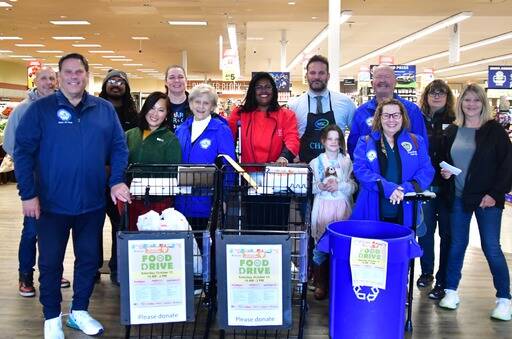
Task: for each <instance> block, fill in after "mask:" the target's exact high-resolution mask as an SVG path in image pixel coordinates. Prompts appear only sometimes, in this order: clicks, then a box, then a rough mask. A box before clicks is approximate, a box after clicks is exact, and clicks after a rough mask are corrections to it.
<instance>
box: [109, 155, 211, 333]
mask: <svg viewBox="0 0 512 339" xmlns="http://www.w3.org/2000/svg"><path fill="white" fill-rule="evenodd" d="M127 178H128V181H129V184H130V193H131V196H132V204H129V205H124V213H123V224H124V225H123V228H122V231H121V232H119V234H118V243H119V247H118V258H119V259H118V260H119V278H120V287H121V323H122V324H123V325H125V326H126V331H125V338H134V337H135V338H164V337H165V338H187V339H188V338H190V339H194V338H208V335H209V331H210V327H211V325H212V322H213V319H214V315H215V304H216V302H215V297H216V295H215V294H216V292H215V290H214V286H213V283H212V282H213V279H212V272H213V269H214V268H213V266H212V261H211V253H212V242H211V239H212V232H214V230H215V228H216V221H217V219H218V215H219V213H218V208H219V206H218V201H219V199H218V190H217V187H219V185H218V180H219V178H220V175H219V171H218V170H217V168H216V167H215V166H212V165H131V166H130V167H129V168H128V170H127ZM170 208H175V210H173V209H170ZM149 211H153V212H149ZM148 212H149V213H148ZM178 212H179V213H178ZM160 213H161V215H160V221H159V222H160V227H161V228H162V229H163V230H159V231H139V230H136V231H133V229H134V227H135V226H134V225H135V223H137V225H138V227H139V228H144V229H148V228H151V227H154V225H155V222H156V223H158V221H155V220H156V219H155V218H154V217H155V216H158V215H159V214H160ZM183 216H185V217H186V219H187V220H186V221H185V222H183ZM212 216H215V217H212ZM134 219H135V220H134ZM180 220H181V222H180ZM189 224H190V225H191V229H190V228H189V227H190V226H189ZM169 229H172V230H169ZM130 230H131V231H130ZM130 241H132V243H130ZM136 241H139V242H141V243H140V246H139V245H137V246H139V247H138V248H139V249H140V248H142V249H143V250H144V251H145V252H144V253H155V252H157V253H158V255H156V256H155V258H156V259H153V260H154V265H153V266H148V265H150V264H151V263H150V260H149V259H148V260H147V261H148V265H146V266H142V265H144V263H142V264H139V263H138V262H136V261H135V260H136V259H133V258H139V259H137V260H144V259H147V258H149V255H146V256H144V255H145V254H142V255H139V257H137V256H136V255H134V256H132V253H129V250H132V249H133V248H134V246H135V245H134V244H138V243H137V242H136ZM169 244H170V245H169ZM182 244H184V252H179V253H178V252H177V253H178V255H177V256H176V255H174V256H171V255H170V254H172V253H171V249H175V247H173V246H178V247H179V246H180V245H182ZM162 247H164V250H162ZM181 253H183V257H184V261H180V258H181V257H180V256H179V254H181ZM165 254H168V257H169V258H171V257H172V260H174V261H173V262H172V264H169V265H179V264H180V263H183V262H184V263H185V264H184V267H186V268H185V269H184V270H183V271H184V272H185V274H184V276H179V277H177V278H176V276H173V275H172V274H173V272H174V271H172V270H170V271H165V269H166V268H170V267H172V269H176V267H174V266H166V262H165V260H164V259H161V261H162V262H164V263H163V264H162V263H161V262H160V261H159V258H166V257H165ZM140 258H144V259H140ZM130 260H132V262H130ZM135 262H136V264H134V263H135ZM141 262H143V261H141ZM176 263H178V264H176ZM159 265H161V266H159ZM133 267H135V268H136V269H138V268H139V267H141V269H143V268H146V267H150V268H155V269H160V268H163V271H162V272H163V273H162V272H160V271H157V273H156V274H153V275H146V276H144V277H145V279H141V278H140V277H141V275H140V274H139V272H138V271H136V269H133V271H131V270H132V268H133ZM177 267H179V266H177ZM177 270H178V269H176V271H177ZM134 272H135V273H134ZM137 274H139V275H137ZM162 277H165V278H162ZM137 279H138V280H137ZM180 279H181V280H180ZM177 282H181V283H182V284H181V285H179V284H178V283H177ZM137 284H139V285H137ZM144 284H145V285H144ZM134 286H135V287H134ZM184 295H185V296H186V298H185V297H184ZM179 297H181V299H179ZM185 299H186V301H184V300H185ZM180 301H184V303H180ZM183 304H186V307H185V306H183ZM170 305H171V306H170ZM176 305H181V306H183V309H181V308H176V309H177V310H178V311H180V310H181V311H183V312H186V314H183V315H182V314H181V313H180V312H178V311H176V312H175V313H173V314H171V316H175V314H179V317H178V316H177V317H176V318H175V319H177V320H179V321H176V320H168V319H169V317H170V316H168V315H165V314H164V316H162V315H161V314H159V313H158V312H160V313H163V312H164V311H161V310H174V309H173V308H172V307H178V306H176ZM144 307H145V308H144ZM166 307H167V309H166ZM185 309H186V311H185ZM134 310H137V312H139V313H136V312H135V311H134ZM152 312H153V313H154V312H157V313H156V314H155V315H152V314H153V313H152ZM169 312H170V311H169ZM136 314H137V315H136ZM139 318H142V319H150V320H144V321H139V320H138V319H139ZM160 319H166V321H161V320H160Z"/></svg>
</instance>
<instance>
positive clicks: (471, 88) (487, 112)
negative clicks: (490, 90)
mask: <svg viewBox="0 0 512 339" xmlns="http://www.w3.org/2000/svg"><path fill="white" fill-rule="evenodd" d="M468 92H472V93H474V94H475V95H476V96H477V97H478V100H480V102H481V103H482V112H480V126H482V125H483V124H485V123H486V122H487V121H489V120H492V119H493V111H492V110H491V106H489V100H487V95H486V94H485V91H484V89H483V88H482V87H481V86H479V85H477V84H468V85H466V87H464V89H463V90H462V93H461V94H460V96H459V98H458V99H457V109H456V111H455V122H454V123H455V125H457V126H459V127H462V126H464V123H465V120H466V118H465V115H464V111H463V110H462V102H463V101H464V97H465V96H466V95H467V94H468Z"/></svg>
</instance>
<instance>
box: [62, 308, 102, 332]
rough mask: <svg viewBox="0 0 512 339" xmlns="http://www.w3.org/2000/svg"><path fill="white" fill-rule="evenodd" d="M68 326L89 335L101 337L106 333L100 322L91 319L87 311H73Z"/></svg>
mask: <svg viewBox="0 0 512 339" xmlns="http://www.w3.org/2000/svg"><path fill="white" fill-rule="evenodd" d="M66 325H67V326H69V327H71V328H74V329H75V330H80V331H82V332H84V333H85V334H87V335H101V334H102V333H103V331H104V330H103V326H101V324H100V322H99V321H97V320H96V319H94V318H93V317H91V316H90V315H89V312H87V311H71V313H69V316H68V321H67V323H66Z"/></svg>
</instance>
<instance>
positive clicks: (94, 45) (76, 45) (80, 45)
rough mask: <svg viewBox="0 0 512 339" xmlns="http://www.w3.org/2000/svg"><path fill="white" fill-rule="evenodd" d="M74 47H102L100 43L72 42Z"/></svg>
mask: <svg viewBox="0 0 512 339" xmlns="http://www.w3.org/2000/svg"><path fill="white" fill-rule="evenodd" d="M71 46H73V47H101V45H100V44H72V45H71Z"/></svg>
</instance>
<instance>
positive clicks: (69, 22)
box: [50, 20, 91, 25]
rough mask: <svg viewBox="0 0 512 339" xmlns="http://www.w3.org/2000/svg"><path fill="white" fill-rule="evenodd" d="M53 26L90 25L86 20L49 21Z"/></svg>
mask: <svg viewBox="0 0 512 339" xmlns="http://www.w3.org/2000/svg"><path fill="white" fill-rule="evenodd" d="M50 23H51V24H53V25H90V24H91V23H90V22H89V21H87V20H50Z"/></svg>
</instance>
